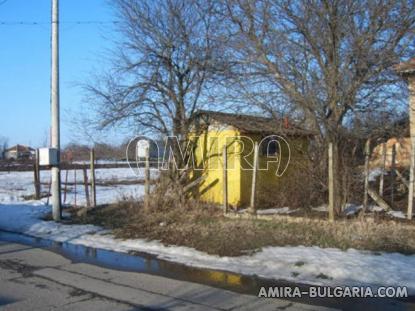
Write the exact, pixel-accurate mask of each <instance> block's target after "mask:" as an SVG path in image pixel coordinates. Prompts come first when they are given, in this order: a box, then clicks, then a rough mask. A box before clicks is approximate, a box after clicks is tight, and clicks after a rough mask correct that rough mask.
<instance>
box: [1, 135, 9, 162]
mask: <svg viewBox="0 0 415 311" xmlns="http://www.w3.org/2000/svg"><path fill="white" fill-rule="evenodd" d="M8 144H9V139H8V138H7V137H4V136H0V159H3V157H4V151H5V150H6V149H7V148H8Z"/></svg>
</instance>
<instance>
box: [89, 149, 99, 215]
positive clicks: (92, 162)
mask: <svg viewBox="0 0 415 311" xmlns="http://www.w3.org/2000/svg"><path fill="white" fill-rule="evenodd" d="M90 165H91V196H92V207H96V206H97V193H96V190H97V189H96V187H95V150H94V148H92V149H91V157H90Z"/></svg>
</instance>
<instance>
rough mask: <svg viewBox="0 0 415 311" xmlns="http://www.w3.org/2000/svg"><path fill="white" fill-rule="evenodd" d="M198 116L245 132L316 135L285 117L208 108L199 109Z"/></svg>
mask: <svg viewBox="0 0 415 311" xmlns="http://www.w3.org/2000/svg"><path fill="white" fill-rule="evenodd" d="M196 117H197V118H198V119H202V120H203V121H204V122H206V123H208V124H210V123H211V122H212V120H213V121H216V122H218V123H221V124H226V125H230V126H233V127H235V128H237V129H238V130H240V131H241V132H244V133H257V134H283V135H287V136H312V135H314V133H313V132H312V131H309V130H305V129H301V128H300V127H298V126H295V125H293V124H290V123H289V122H284V120H283V119H281V121H278V120H275V119H273V118H267V117H260V116H253V115H246V114H233V113H225V112H217V111H207V110H200V111H198V112H197V114H196Z"/></svg>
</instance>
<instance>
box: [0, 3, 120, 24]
mask: <svg viewBox="0 0 415 311" xmlns="http://www.w3.org/2000/svg"><path fill="white" fill-rule="evenodd" d="M0 4H1V2H0ZM51 23H52V22H50V21H49V22H37V21H0V26H40V25H50V24H51ZM118 23H120V22H119V21H63V22H59V24H66V25H105V24H114V25H115V24H118Z"/></svg>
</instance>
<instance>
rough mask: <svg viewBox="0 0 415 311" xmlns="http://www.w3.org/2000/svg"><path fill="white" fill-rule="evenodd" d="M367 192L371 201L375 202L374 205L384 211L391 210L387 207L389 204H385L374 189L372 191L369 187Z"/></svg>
mask: <svg viewBox="0 0 415 311" xmlns="http://www.w3.org/2000/svg"><path fill="white" fill-rule="evenodd" d="M367 192H368V194H369V195H370V197H371V198H372V199H373V201H375V203H376V204H377V205H378V206H380V207H381V208H383V209H384V210H385V211H390V210H392V208H391V207H390V206H389V204H388V203H386V201H385V200H384V199H383V198H382V197H381V196H380V195H379V194H378V193H376V191H375V190H374V189H372V188H371V187H368V189H367Z"/></svg>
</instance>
